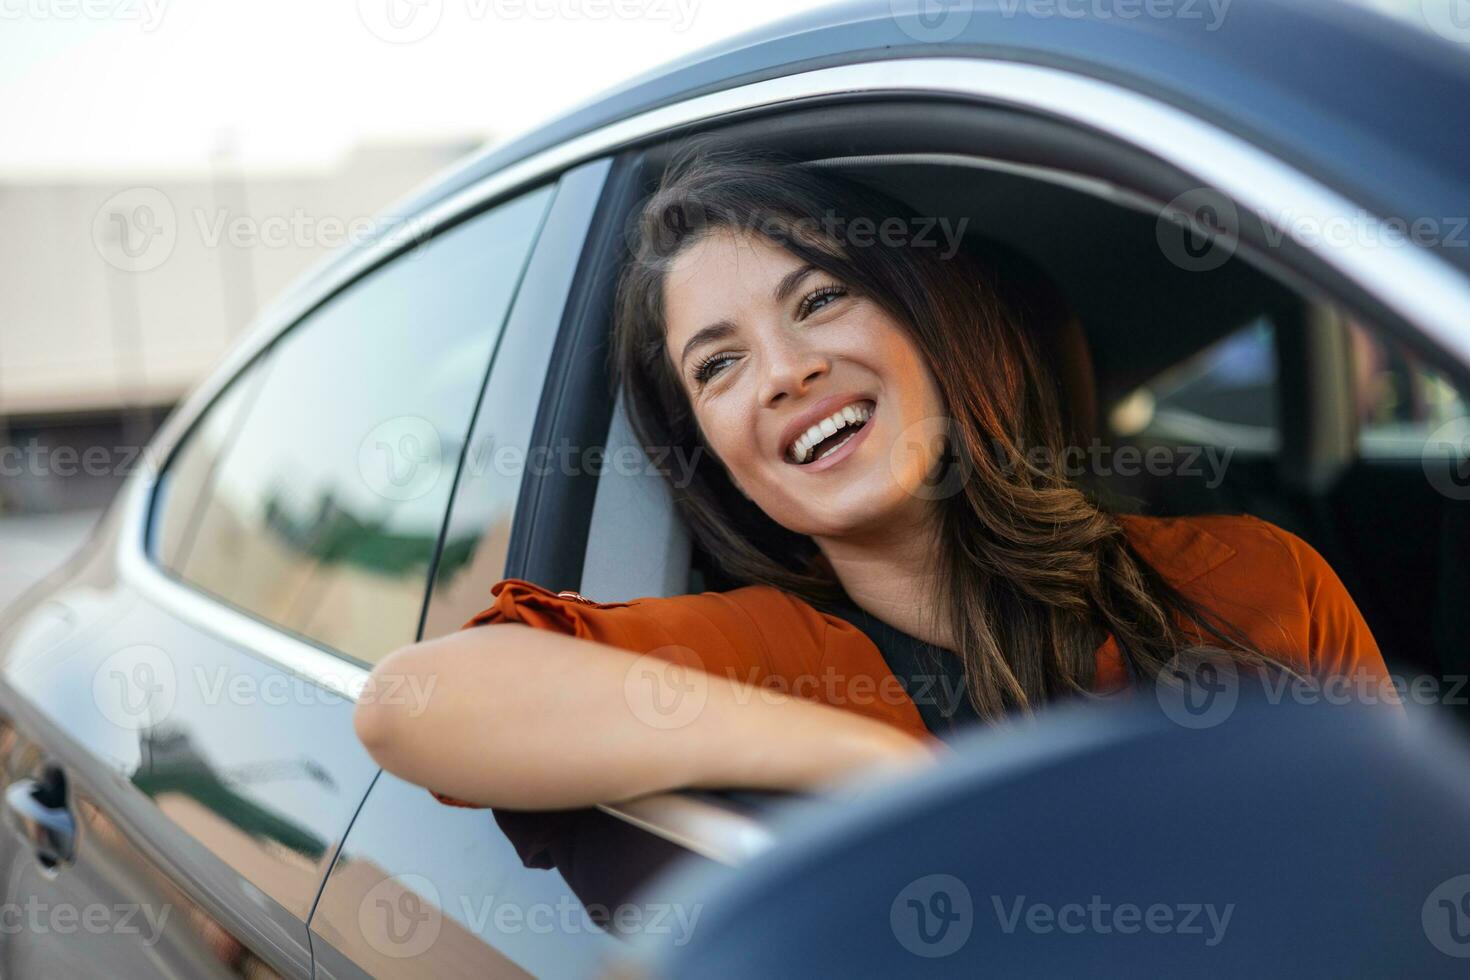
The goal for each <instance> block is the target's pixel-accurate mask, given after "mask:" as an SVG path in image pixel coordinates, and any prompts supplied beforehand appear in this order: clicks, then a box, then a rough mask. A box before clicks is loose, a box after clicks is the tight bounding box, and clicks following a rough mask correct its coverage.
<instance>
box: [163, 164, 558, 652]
mask: <svg viewBox="0 0 1470 980" xmlns="http://www.w3.org/2000/svg"><path fill="white" fill-rule="evenodd" d="M550 198H551V189H550V187H543V188H541V189H538V190H536V191H533V192H531V193H529V194H526V195H524V196H522V197H520V198H517V199H515V200H513V201H511V202H509V203H507V204H503V205H501V206H499V207H497V208H494V209H493V210H491V211H489V212H487V213H485V214H483V215H480V216H478V217H476V218H474V219H472V220H470V221H468V222H466V223H464V224H463V225H460V226H458V227H457V228H455V229H452V230H451V231H448V232H446V233H444V234H442V235H439V236H438V237H436V238H434V239H432V240H431V241H429V242H428V243H426V244H424V245H422V246H419V247H418V248H415V249H413V250H412V251H410V252H407V253H405V254H403V255H401V256H399V257H398V258H396V259H395V260H393V261H392V262H390V263H389V264H388V265H387V266H385V267H384V268H383V269H381V270H378V271H376V272H374V273H372V274H371V275H369V276H368V277H367V278H365V279H364V280H362V281H360V282H358V283H355V284H353V285H352V286H350V287H349V288H348V289H346V290H345V291H343V292H342V293H340V294H338V295H337V296H335V297H333V298H332V299H331V300H329V301H328V302H327V303H326V304H325V305H324V306H323V307H321V308H320V309H318V310H317V311H315V312H314V313H312V314H311V315H309V316H308V317H307V318H306V319H305V320H304V321H303V322H301V323H299V324H297V325H296V326H295V327H293V328H292V329H291V330H290V331H288V332H287V333H286V334H285V335H284V336H283V337H282V338H280V339H279V340H278V341H276V342H275V344H274V345H273V348H272V350H271V351H270V352H269V353H268V354H267V355H266V357H267V358H268V361H269V367H268V370H267V371H265V372H264V377H263V378H262V380H261V382H260V390H259V392H258V393H257V394H256V395H255V397H254V398H253V401H252V403H251V404H250V406H249V411H248V414H247V415H246V416H245V418H244V420H243V422H241V423H240V424H239V425H238V431H236V432H234V433H233V435H232V436H231V437H230V439H229V441H228V444H226V445H224V446H223V449H222V450H218V451H210V450H208V449H204V448H201V449H200V450H199V451H198V452H197V453H196V454H195V456H197V457H198V458H199V459H200V460H201V462H193V463H192V468H193V469H195V470H197V469H199V468H200V467H202V466H204V465H205V463H204V462H202V460H203V458H204V457H205V456H211V457H217V458H215V459H214V460H213V463H212V468H213V470H214V473H213V478H212V480H211V481H210V483H209V485H208V488H207V490H206V491H205V492H204V493H203V494H202V496H201V499H200V500H199V502H198V505H197V506H198V507H199V511H198V514H197V515H195V516H193V517H191V519H190V520H189V522H188V525H187V528H186V530H185V533H184V534H183V535H182V536H179V535H176V534H169V535H165V536H164V537H165V540H166V541H167V543H168V545H169V547H167V548H165V549H163V550H161V551H160V553H159V556H160V559H161V560H162V561H163V563H164V564H165V567H167V568H168V569H169V570H170V571H172V572H173V573H174V574H176V575H177V576H178V577H180V578H182V579H183V580H185V581H187V582H189V583H190V584H192V585H194V586H196V587H198V588H200V589H202V590H204V591H206V592H209V593H211V594H213V595H215V596H217V597H219V598H220V599H222V600H224V601H226V602H228V603H230V604H232V605H234V606H236V607H238V608H240V609H243V610H245V611H247V612H250V613H252V614H254V615H256V616H258V617H259V618H261V619H263V620H266V621H268V622H270V623H273V624H275V625H278V626H281V627H284V628H286V629H288V630H290V631H292V632H295V633H297V634H299V635H301V636H303V637H305V638H308V639H310V640H313V641H315V642H317V643H318V644H320V645H322V646H324V647H326V648H328V649H331V650H334V651H337V652H339V653H342V654H344V655H346V656H348V657H351V658H354V659H356V660H360V661H363V662H365V663H372V662H375V661H377V660H379V659H381V658H382V657H383V656H384V655H386V654H387V653H389V652H391V651H392V650H394V649H396V648H397V647H399V646H402V645H404V644H405V643H410V642H412V641H413V640H414V639H415V637H416V635H417V629H418V621H419V616H420V613H421V610H422V605H423V599H424V593H425V589H426V584H427V580H428V574H429V568H430V565H431V562H432V560H433V556H434V552H435V549H436V547H437V545H438V540H439V534H440V530H441V527H442V524H443V519H444V513H445V510H446V507H447V504H448V498H449V492H450V488H451V486H452V484H453V477H454V470H455V468H456V466H457V465H458V461H459V458H460V452H461V449H462V447H463V445H464V442H465V438H466V431H467V429H468V427H469V423H470V419H471V417H472V415H473V412H474V406H475V401H476V399H477V398H478V396H479V393H480V388H481V386H482V384H483V381H484V378H485V374H486V371H487V369H488V365H489V362H490V357H491V353H492V350H493V348H494V345H495V343H496V340H497V338H498V337H499V334H500V331H501V329H502V326H503V324H504V322H505V318H506V314H507V312H508V310H509V307H510V303H511V300H512V298H513V296H514V294H515V289H516V284H517V283H518V281H519V278H520V275H521V271H522V269H523V267H524V265H525V262H526V259H527V256H528V255H529V252H530V249H531V246H532V244H533V242H534V240H535V237H536V233H537V229H538V228H539V226H540V223H541V220H542V218H543V216H544V214H545V212H546V208H547V206H548V204H549V201H550ZM227 428H228V426H226V425H225V424H224V423H223V421H222V422H221V423H220V424H218V425H212V426H211V425H206V426H205V427H204V429H202V430H201V431H205V432H216V433H217V432H219V431H223V430H225V429H227ZM216 438H218V436H216ZM192 458H193V457H191V456H190V455H189V454H187V453H186V454H181V455H180V457H179V460H180V461H181V465H185V464H190V462H191V459H192ZM171 469H172V467H171ZM181 475H182V476H185V477H187V476H188V475H189V474H188V473H187V472H184V471H181ZM192 482H193V483H194V485H196V486H197V485H198V484H199V480H198V478H197V476H195V477H194V478H193V481H192ZM183 483H184V481H183V480H181V481H180V485H179V487H180V489H179V491H178V492H175V493H170V494H169V498H171V499H172V501H173V502H174V503H175V504H177V505H187V500H185V497H186V494H187V489H186V488H184V486H183ZM162 525H163V526H164V527H169V526H170V525H171V521H170V520H169V519H168V516H167V515H165V519H164V520H163V521H162Z"/></svg>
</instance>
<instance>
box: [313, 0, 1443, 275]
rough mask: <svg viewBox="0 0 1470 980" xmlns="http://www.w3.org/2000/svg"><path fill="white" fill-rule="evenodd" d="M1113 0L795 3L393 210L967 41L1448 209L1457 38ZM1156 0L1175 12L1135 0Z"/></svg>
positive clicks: (1285, 9)
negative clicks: (836, 74)
mask: <svg viewBox="0 0 1470 980" xmlns="http://www.w3.org/2000/svg"><path fill="white" fill-rule="evenodd" d="M1128 2H1129V0H1112V2H1111V3H1107V4H1101V5H1100V4H1098V3H1096V2H1084V0H994V2H993V3H991V4H985V5H983V6H982V5H965V6H964V7H960V8H952V9H960V10H962V11H964V17H965V18H966V19H965V23H964V24H963V26H962V27H961V29H960V30H959V31H958V33H956V34H955V36H954V37H952V38H949V39H947V40H921V38H924V37H926V36H927V35H926V30H927V28H926V27H925V26H924V25H923V24H922V23H921V22H920V21H918V19H917V18H918V15H917V13H913V12H906V13H895V11H896V10H899V9H901V8H902V7H904V6H906V5H903V4H899V3H897V2H896V0H856V2H848V3H839V4H834V5H832V6H830V7H824V8H820V9H818V10H814V11H808V12H805V13H803V14H800V15H798V16H794V17H791V18H788V19H784V20H780V21H777V22H774V23H772V24H768V25H765V26H762V27H760V28H757V29H755V30H752V31H749V32H747V33H744V34H741V35H738V36H736V37H732V38H729V39H727V40H725V41H722V42H720V43H718V44H716V45H713V46H711V47H707V48H704V49H702V50H699V51H696V52H694V53H692V54H689V55H687V56H685V57H682V58H679V59H677V60H675V61H672V62H670V63H668V64H666V65H663V66H661V67H658V68H655V69H653V70H651V71H649V72H647V73H644V74H642V75H639V76H637V77H635V78H633V79H630V80H629V81H627V82H625V83H623V84H622V85H620V86H618V87H617V88H615V89H613V90H611V91H609V92H607V93H605V94H603V95H600V96H599V97H597V98H595V99H594V100H592V101H590V102H587V103H584V104H583V105H581V106H578V107H576V108H574V109H571V110H569V111H567V112H566V113H564V114H562V115H560V116H557V117H555V118H553V119H551V120H549V121H547V122H546V123H545V124H543V125H541V126H539V127H537V128H536V129H534V130H532V131H529V132H527V133H524V134H522V135H520V136H518V137H516V138H514V139H512V140H510V141H508V142H506V143H503V144H498V145H495V146H493V147H491V148H489V149H488V150H486V151H483V152H482V153H480V154H478V155H475V156H472V157H470V158H468V159H467V160H466V161H464V162H463V163H461V164H459V165H458V166H456V167H455V168H453V169H451V170H450V171H449V172H448V173H447V174H445V175H443V176H442V177H440V178H438V179H437V180H436V181H435V182H434V183H432V184H431V185H430V186H428V187H426V188H424V189H422V190H420V191H419V192H417V193H415V194H414V195H413V196H411V197H410V198H409V199H408V200H406V201H402V202H399V204H398V205H397V206H395V208H394V213H395V214H399V215H404V216H410V215H415V214H419V213H422V212H423V211H425V210H427V209H429V208H431V207H433V206H434V205H436V204H438V203H440V202H442V201H444V200H446V199H447V198H449V197H451V196H452V195H454V194H455V193H457V192H458V191H460V190H462V189H464V188H466V187H468V186H470V185H472V184H474V183H476V182H477V181H479V180H481V179H483V178H484V177H486V176H488V175H490V174H492V173H495V172H497V171H499V170H501V169H503V168H505V167H507V166H509V165H511V164H513V163H516V162H518V161H520V160H524V159H526V158H528V157H531V156H533V155H535V154H537V153H539V152H542V151H544V150H547V149H550V148H552V147H555V146H557V145H559V144H562V143H565V142H567V141H569V140H571V139H573V138H575V137H577V136H580V135H583V134H585V133H588V132H591V131H594V130H597V129H600V128H602V127H604V126H607V125H610V124H612V123H615V122H618V121H619V120H623V119H626V118H629V117H631V116H635V115H638V114H640V113H642V112H646V111H649V110H652V109H656V108H659V107H661V106H665V105H669V104H671V103H676V102H680V101H683V100H686V99H689V98H692V97H695V96H698V95H703V94H707V93H710V92H715V91H720V90H722V89H727V88H730V87H733V86H736V85H740V84H746V83H750V82H755V81H760V80H763V79H767V78H772V77H779V76H783V75H790V74H794V73H796V72H801V71H809V70H814V69H819V68H825V67H832V66H836V65H843V64H850V63H854V62H863V61H874V60H887V59H897V58H915V57H967V56H968V57H984V58H988V59H1000V60H1006V61H1014V62H1021V63H1026V64H1032V65H1040V66H1044V67H1052V68H1056V69H1064V70H1068V71H1072V72H1076V73H1079V74H1082V75H1085V76H1090V77H1094V78H1098V79H1100V80H1104V81H1111V82H1114V83H1118V84H1121V85H1124V86H1126V87H1128V88H1132V89H1134V90H1137V91H1140V92H1142V93H1144V94H1146V95H1150V96H1153V97H1155V98H1158V99H1160V100H1162V101H1165V102H1168V103H1170V104H1173V105H1177V106H1180V107H1181V108H1185V109H1187V110H1189V111H1191V112H1193V113H1195V114H1197V115H1199V116H1201V117H1202V118H1206V119H1208V120H1210V121H1212V122H1214V123H1215V124H1216V125H1219V126H1221V127H1223V128H1225V129H1227V130H1230V131H1232V132H1235V133H1237V134H1240V135H1242V136H1245V137H1246V138H1248V139H1251V140H1252V141H1253V142H1255V143H1257V145H1260V146H1262V147H1263V148H1265V149H1267V150H1268V151H1271V152H1273V153H1275V154H1277V155H1278V156H1280V157H1281V158H1282V159H1285V160H1287V161H1289V162H1291V163H1292V164H1294V165H1295V166H1297V167H1299V168H1300V169H1302V170H1303V171H1304V172H1306V173H1308V174H1310V175H1311V176H1313V177H1315V178H1317V179H1318V180H1320V181H1322V182H1324V183H1326V184H1328V185H1329V186H1332V187H1334V188H1336V189H1338V190H1339V191H1342V192H1344V193H1346V194H1347V195H1348V196H1349V197H1350V198H1351V199H1352V200H1354V201H1355V202H1357V203H1360V204H1362V205H1363V206H1365V207H1368V208H1370V209H1371V210H1372V211H1373V212H1374V213H1376V214H1378V215H1379V216H1384V217H1392V216H1399V217H1406V218H1412V217H1418V216H1427V217H1432V218H1438V219H1439V220H1441V221H1444V220H1448V219H1450V218H1451V217H1452V216H1454V215H1461V214H1465V213H1466V207H1467V206H1470V174H1467V171H1466V168H1465V166H1464V160H1466V159H1470V99H1466V98H1465V95H1466V93H1467V92H1470V55H1467V51H1470V48H1465V47H1464V46H1460V45H1456V44H1453V43H1451V42H1450V41H1448V40H1446V39H1443V38H1441V37H1439V36H1438V35H1435V34H1433V33H1431V32H1430V31H1428V30H1427V29H1426V30H1418V29H1415V28H1413V27H1410V26H1407V25H1406V24H1405V23H1403V22H1401V21H1399V20H1396V19H1390V18H1388V17H1386V16H1383V15H1381V14H1379V13H1377V12H1374V11H1372V10H1369V9H1365V8H1363V7H1360V6H1357V5H1354V4H1350V3H1347V2H1344V0H1132V3H1133V5H1132V7H1129V6H1127V4H1128ZM1048 5H1049V6H1048ZM1156 5H1166V6H1167V8H1168V9H1170V10H1174V11H1176V15H1175V16H1168V17H1157V16H1155V17H1150V16H1147V11H1148V10H1149V9H1151V8H1154V7H1155V6H1156ZM912 6H914V7H915V8H918V7H919V6H920V5H919V4H917V3H916V4H913V5H912ZM1127 9H1135V10H1138V11H1139V15H1138V16H1135V17H1127V16H1124V15H1122V13H1121V12H1122V11H1124V10H1127ZM1028 10H1030V11H1036V13H1031V14H1028V13H1027V11H1028ZM1046 10H1052V11H1057V10H1061V11H1065V12H1066V13H1065V15H1063V14H1060V13H1055V12H1054V13H1053V14H1052V15H1050V16H1047V15H1044V14H1042V13H1041V12H1042V11H1046ZM1099 10H1100V11H1101V14H1099V13H1097V11H1099ZM1458 251H1459V252H1465V251H1470V250H1467V249H1463V248H1462V249H1459V250H1458ZM1446 257H1447V258H1452V260H1458V261H1459V262H1460V263H1470V258H1467V257H1465V256H1460V255H1454V256H1448V255H1447V256H1446ZM334 264H335V263H334ZM327 268H328V269H330V268H331V266H328V267H327ZM320 271H323V272H324V271H326V270H325V269H324V270H320Z"/></svg>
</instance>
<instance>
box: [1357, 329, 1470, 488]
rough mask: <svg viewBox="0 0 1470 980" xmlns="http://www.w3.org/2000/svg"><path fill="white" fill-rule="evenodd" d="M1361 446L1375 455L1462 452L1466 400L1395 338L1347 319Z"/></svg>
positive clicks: (1468, 435)
mask: <svg viewBox="0 0 1470 980" xmlns="http://www.w3.org/2000/svg"><path fill="white" fill-rule="evenodd" d="M1348 337H1349V340H1350V344H1351V349H1352V359H1353V401H1354V405H1355V406H1356V409H1357V416H1358V417H1357V422H1358V451H1359V452H1360V453H1361V454H1362V455H1364V456H1368V457H1375V458H1380V459H1382V458H1395V457H1404V458H1414V459H1417V458H1419V457H1420V456H1421V455H1422V454H1424V453H1425V452H1426V451H1428V452H1436V453H1439V452H1442V453H1444V454H1445V455H1449V454H1451V453H1455V452H1459V449H1460V446H1461V445H1463V444H1464V443H1465V442H1466V440H1467V439H1470V424H1467V419H1466V414H1467V412H1466V399H1465V396H1464V394H1463V393H1461V392H1460V391H1458V390H1456V389H1455V387H1454V385H1452V384H1451V383H1450V382H1449V380H1448V379H1446V378H1445V377H1444V376H1443V375H1441V374H1439V372H1437V371H1435V370H1434V369H1433V368H1431V367H1429V366H1428V365H1427V364H1425V363H1424V362H1423V361H1422V360H1421V359H1420V358H1418V357H1417V356H1416V355H1415V354H1414V353H1413V351H1410V350H1408V349H1407V348H1406V347H1404V346H1403V345H1402V344H1400V343H1398V342H1397V341H1394V340H1392V339H1391V338H1388V337H1385V336H1383V335H1382V334H1378V333H1375V332H1372V331H1370V330H1368V329H1367V328H1365V327H1363V326H1362V325H1361V324H1359V323H1355V322H1352V321H1349V323H1348Z"/></svg>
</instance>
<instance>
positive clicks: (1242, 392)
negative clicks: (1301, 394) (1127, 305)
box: [1109, 317, 1281, 453]
mask: <svg viewBox="0 0 1470 980" xmlns="http://www.w3.org/2000/svg"><path fill="white" fill-rule="evenodd" d="M1278 402H1279V398H1278V390H1277V380H1276V341H1275V331H1274V328H1273V326H1272V324H1271V321H1270V320H1268V319H1266V318H1264V317H1262V318H1260V319H1257V320H1255V321H1252V322H1251V323H1250V324H1247V325H1246V326H1244V327H1242V328H1241V329H1239V330H1236V331H1235V332H1234V333H1231V334H1230V335H1228V336H1226V337H1223V338H1221V339H1220V340H1217V341H1216V342H1215V343H1213V344H1211V345H1210V346H1208V347H1206V348H1204V349H1203V350H1201V351H1199V352H1197V353H1196V354H1194V355H1193V356H1191V357H1189V358H1188V359H1186V360H1184V361H1182V362H1180V363H1179V364H1175V365H1173V366H1171V367H1169V368H1168V369H1166V370H1165V371H1163V372H1162V373H1160V374H1159V375H1157V376H1155V377H1154V378H1153V379H1151V380H1150V381H1149V382H1148V383H1146V384H1144V385H1141V386H1139V387H1138V388H1136V389H1135V390H1134V391H1133V392H1131V393H1130V394H1129V395H1128V396H1127V397H1126V398H1124V399H1123V400H1122V401H1121V402H1119V403H1118V405H1116V406H1115V407H1114V408H1113V410H1112V412H1111V413H1110V416H1109V422H1110V424H1111V427H1112V429H1113V431H1114V432H1115V433H1117V434H1118V435H1121V436H1140V437H1144V438H1148V439H1151V440H1154V441H1158V442H1164V443H1173V442H1179V443H1194V444H1200V445H1206V446H1231V447H1234V448H1237V449H1245V450H1248V451H1254V452H1258V453H1274V452H1276V451H1277V450H1278V449H1279V446H1280V442H1281V434H1280V427H1279V422H1278V416H1277V412H1278V410H1279V409H1278Z"/></svg>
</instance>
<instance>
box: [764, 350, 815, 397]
mask: <svg viewBox="0 0 1470 980" xmlns="http://www.w3.org/2000/svg"><path fill="white" fill-rule="evenodd" d="M766 363H767V365H768V366H767V369H766V376H765V379H764V380H763V382H762V386H761V393H760V399H761V404H762V405H774V404H775V403H776V402H778V401H780V400H781V399H782V398H784V397H786V396H788V395H800V394H802V393H804V392H805V391H806V389H807V388H809V387H810V386H811V383H812V382H813V381H815V380H816V379H818V378H820V377H821V376H822V375H824V374H826V373H827V371H828V369H829V367H830V364H829V362H828V358H827V356H826V355H825V354H823V353H822V352H821V351H816V350H812V349H811V348H809V347H806V346H804V345H801V344H798V343H790V342H788V343H785V344H774V345H772V347H771V349H770V350H768V351H767V352H766Z"/></svg>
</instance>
